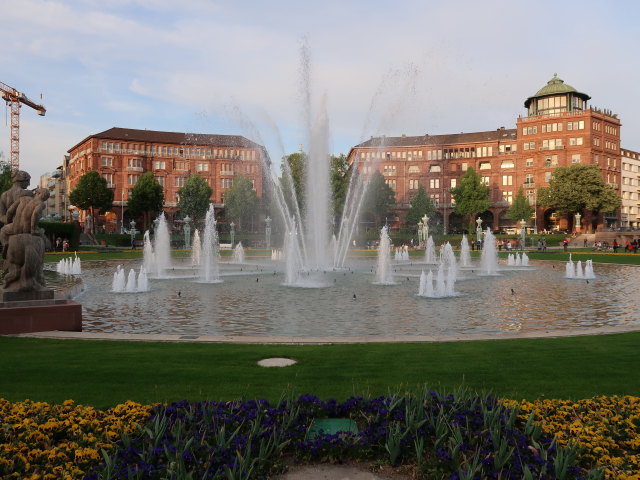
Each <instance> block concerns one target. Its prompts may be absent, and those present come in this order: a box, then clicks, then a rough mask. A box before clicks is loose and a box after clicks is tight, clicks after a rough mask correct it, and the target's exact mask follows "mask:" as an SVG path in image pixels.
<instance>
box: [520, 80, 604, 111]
mask: <svg viewBox="0 0 640 480" xmlns="http://www.w3.org/2000/svg"><path fill="white" fill-rule="evenodd" d="M564 93H574V94H575V95H577V96H578V97H581V98H582V99H583V100H589V99H590V98H591V97H590V96H589V95H587V94H586V93H581V92H579V91H577V90H576V89H575V88H573V87H572V86H571V85H567V84H566V83H564V80H562V79H560V78H558V74H557V73H554V74H553V78H552V79H551V80H549V81H548V82H547V84H546V85H545V86H544V87H542V88H541V89H540V90H538V91H537V92H536V94H535V95H533V96H531V97H529V98H527V100H526V101H525V102H524V106H525V108H529V104H530V103H531V101H532V100H533V99H535V98H542V97H549V96H552V95H562V94H564Z"/></svg>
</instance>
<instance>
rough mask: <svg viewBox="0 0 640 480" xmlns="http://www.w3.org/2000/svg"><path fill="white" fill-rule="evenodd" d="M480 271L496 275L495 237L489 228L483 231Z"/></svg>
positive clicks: (496, 254)
mask: <svg viewBox="0 0 640 480" xmlns="http://www.w3.org/2000/svg"><path fill="white" fill-rule="evenodd" d="M480 272H481V274H483V275H498V252H497V251H496V238H495V236H494V235H493V233H491V229H489V228H487V229H486V230H485V232H484V243H483V245H482V253H481V254H480Z"/></svg>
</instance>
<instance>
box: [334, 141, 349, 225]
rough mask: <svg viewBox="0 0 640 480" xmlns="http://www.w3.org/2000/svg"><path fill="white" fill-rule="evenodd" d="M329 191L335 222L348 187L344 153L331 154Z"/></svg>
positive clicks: (341, 208) (342, 207)
mask: <svg viewBox="0 0 640 480" xmlns="http://www.w3.org/2000/svg"><path fill="white" fill-rule="evenodd" d="M330 162H331V172H330V177H331V193H332V199H333V214H334V219H335V222H336V223H337V222H339V221H340V218H341V217H342V212H343V210H344V202H345V200H346V198H347V190H348V189H349V178H350V175H349V164H348V163H347V157H346V155H345V154H344V153H341V154H340V155H331V157H330Z"/></svg>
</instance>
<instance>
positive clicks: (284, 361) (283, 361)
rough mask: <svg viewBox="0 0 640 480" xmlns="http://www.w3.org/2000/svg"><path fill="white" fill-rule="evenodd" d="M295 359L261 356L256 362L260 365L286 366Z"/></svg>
mask: <svg viewBox="0 0 640 480" xmlns="http://www.w3.org/2000/svg"><path fill="white" fill-rule="evenodd" d="M296 363H298V362H296V361H295V360H291V359H290V358H278V357H274V358H263V359H262V360H260V361H259V362H258V365H260V366H261V367H288V366H290V365H295V364H296Z"/></svg>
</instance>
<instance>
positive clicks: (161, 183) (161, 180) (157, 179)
mask: <svg viewBox="0 0 640 480" xmlns="http://www.w3.org/2000/svg"><path fill="white" fill-rule="evenodd" d="M153 178H155V180H156V182H158V183H159V184H160V185H162V187H163V188H164V179H165V177H153Z"/></svg>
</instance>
